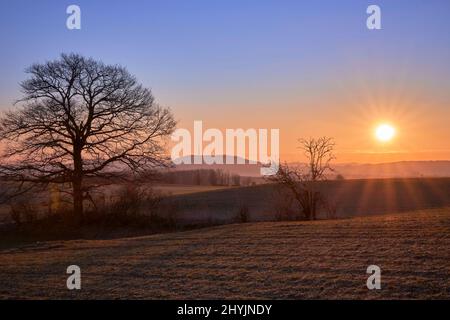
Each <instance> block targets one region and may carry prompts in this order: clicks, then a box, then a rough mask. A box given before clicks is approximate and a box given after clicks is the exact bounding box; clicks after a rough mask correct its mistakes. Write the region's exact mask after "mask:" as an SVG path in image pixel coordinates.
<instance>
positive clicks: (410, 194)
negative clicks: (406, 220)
mask: <svg viewBox="0 0 450 320" xmlns="http://www.w3.org/2000/svg"><path fill="white" fill-rule="evenodd" d="M276 188H277V189H278V188H279V187H276V186H274V185H272V184H265V185H257V186H251V187H241V188H227V189H221V190H208V191H207V192H196V193H189V194H180V195H174V196H172V197H170V198H169V199H168V201H170V202H171V203H176V204H178V207H179V212H178V215H179V218H180V220H181V219H184V220H186V221H195V220H199V221H205V220H211V221H219V222H221V221H230V220H232V219H233V218H234V217H235V216H236V214H237V213H238V212H239V208H240V207H241V206H244V205H245V206H246V207H248V209H249V215H250V219H251V220H252V221H270V220H274V218H275V214H274V212H275V210H276V207H274V198H275V197H276V195H277V190H276ZM319 188H320V190H321V191H322V192H323V194H324V195H326V197H327V198H328V199H330V200H331V201H332V202H334V203H336V205H337V215H338V217H341V218H342V217H353V216H366V215H373V214H385V213H397V212H408V211H413V210H422V209H430V208H441V207H450V178H397V179H357V180H344V181H325V182H322V183H321V184H320V185H319ZM319 211H323V210H321V209H319ZM319 215H321V216H322V217H323V216H324V213H323V212H319Z"/></svg>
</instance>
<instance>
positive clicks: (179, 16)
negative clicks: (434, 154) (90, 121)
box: [0, 0, 450, 149]
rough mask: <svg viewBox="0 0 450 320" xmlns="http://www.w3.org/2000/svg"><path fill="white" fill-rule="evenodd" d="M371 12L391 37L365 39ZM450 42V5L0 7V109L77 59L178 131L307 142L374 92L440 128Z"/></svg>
mask: <svg viewBox="0 0 450 320" xmlns="http://www.w3.org/2000/svg"><path fill="white" fill-rule="evenodd" d="M70 4H77V5H79V6H80V7H81V12H82V29H81V30H75V31H71V30H68V29H67V28H66V27H65V23H66V18H67V14H66V13H65V11H66V7H67V6H68V5H70ZM369 4H377V5H379V6H380V7H381V9H382V30H377V31H369V30H368V29H367V28H366V18H367V14H366V8H367V6H368V5H369ZM449 34H450V1H448V0H429V1H425V0H423V1H419V0H395V1H393V0H391V1H386V0H385V1H381V0H371V1H365V0H346V1H338V0H314V1H313V0H308V1H299V0H296V1H282V0H281V1H274V0H272V1H264V0H259V1H257V0H239V1H237V0H226V1H225V0H223V1H219V0H216V1H211V0H209V1H208V0H189V1H181V0H179V1H174V0H164V1H150V0H147V1H138V0H135V1H104V0H89V1H84V0H71V1H65V0H53V1H51V0H39V1H23V0H14V1H13V0H1V2H0V40H1V42H0V43H1V50H0V70H1V75H2V76H1V77H0V109H2V108H3V109H4V108H8V107H9V106H10V105H11V102H12V101H13V100H14V99H16V98H18V97H20V93H19V91H18V90H19V87H18V83H19V82H20V81H21V80H23V79H24V77H25V74H24V72H23V71H24V69H25V68H26V67H27V66H28V65H30V64H31V63H33V62H42V61H45V60H48V59H53V58H56V57H57V56H58V55H59V54H60V53H62V52H77V53H82V54H84V55H86V56H92V57H94V58H98V59H101V60H103V61H104V62H107V63H119V64H122V65H124V66H126V67H127V68H128V69H129V70H130V71H131V72H132V73H133V74H135V75H136V76H137V77H138V78H139V80H140V81H141V82H142V83H144V84H145V85H146V86H148V87H151V88H152V90H153V92H154V94H155V96H156V98H157V100H158V101H159V102H160V103H162V104H164V105H168V106H171V107H172V109H173V110H174V112H175V113H176V116H177V118H179V119H180V120H181V124H183V123H190V122H192V121H193V120H194V119H208V121H209V124H210V125H211V126H218V127H220V126H228V127H230V126H231V127H234V126H244V127H258V126H264V127H286V128H287V129H286V132H287V133H289V134H291V133H292V134H294V133H296V132H294V131H295V130H296V128H295V124H294V123H291V122H292V120H291V119H292V114H295V117H296V118H298V119H304V118H305V117H310V119H311V121H309V123H308V124H306V125H304V126H303V128H305V129H304V131H300V132H298V134H315V133H316V132H315V131H314V129H313V127H314V126H313V125H311V123H314V121H315V120H316V118H317V119H318V118H319V117H322V113H323V115H325V114H326V115H330V114H331V115H333V117H335V116H336V115H339V114H341V113H342V112H346V113H352V112H355V109H345V108H350V106H348V105H347V102H348V100H349V99H350V100H357V99H359V98H358V95H359V93H362V94H366V95H367V91H369V92H370V94H371V95H373V96H375V99H377V95H380V96H383V97H384V98H385V97H386V96H389V95H396V96H398V95H401V94H403V95H406V96H408V97H410V96H411V94H410V93H413V94H412V95H413V99H416V100H420V101H428V102H429V105H427V106H426V107H422V108H424V110H425V109H426V108H429V109H430V111H432V112H435V113H437V114H438V117H437V118H438V119H436V121H435V122H432V124H431V127H435V128H436V127H438V128H440V126H441V125H442V123H441V122H440V121H442V117H445V116H448V115H449V113H448V112H447V111H446V110H447V109H448V102H450V94H449V93H448V91H450V90H448V87H449V84H450V40H449ZM368 88H370V90H369V89H368ZM392 88H396V89H395V90H397V91H395V92H393V90H392ZM405 92H406V93H405ZM367 99H369V98H367ZM330 101H332V103H330ZM340 105H342V106H343V107H342V108H344V109H343V110H341V109H338V108H340V107H339V106H340ZM344 105H345V106H344ZM416 105H417V104H414V106H416ZM405 108H406V107H405ZM311 110H314V111H315V113H314V115H312V113H311ZM424 110H421V111H424ZM276 111H283V112H281V113H280V112H276ZM271 113H273V115H272V116H270V117H267V115H268V114H269V115H270V114H271ZM419 113H420V112H419ZM236 115H239V116H236ZM264 115H265V116H264ZM315 117H316V118H315ZM362 117H364V115H363V116H362ZM322 118H323V117H322ZM224 119H234V121H233V122H232V123H224V121H225V120H224ZM430 121H431V120H430ZM424 130H425V128H424ZM441 130H445V129H444V128H442V129H441ZM339 132H340V129H339V128H336V130H334V131H333V130H331V129H330V132H329V134H330V135H337V136H339ZM438 132H440V131H439V129H438ZM326 134H328V132H326ZM347 140H348V139H345V138H344V142H343V143H342V144H341V145H343V146H345V145H346V143H347ZM352 143H353V142H352ZM348 144H349V145H350V143H348ZM364 147H367V146H362V148H364ZM434 147H435V148H438V149H439V148H441V149H445V148H447V146H445V145H436V146H434Z"/></svg>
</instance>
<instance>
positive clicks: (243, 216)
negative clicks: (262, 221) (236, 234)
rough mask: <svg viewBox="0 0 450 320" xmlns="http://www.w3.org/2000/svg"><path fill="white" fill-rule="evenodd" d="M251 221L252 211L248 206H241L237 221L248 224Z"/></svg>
mask: <svg viewBox="0 0 450 320" xmlns="http://www.w3.org/2000/svg"><path fill="white" fill-rule="evenodd" d="M249 220H250V210H249V208H248V206H247V205H245V204H244V205H241V206H240V207H239V209H238V212H237V215H236V221H237V222H240V223H246V222H248V221H249Z"/></svg>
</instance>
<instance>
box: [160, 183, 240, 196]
mask: <svg viewBox="0 0 450 320" xmlns="http://www.w3.org/2000/svg"><path fill="white" fill-rule="evenodd" d="M154 188H155V190H158V191H161V192H162V193H164V194H167V195H183V194H190V193H197V192H208V191H215V190H222V189H228V188H235V187H228V186H197V185H195V186H193V185H177V184H162V185H156V186H155V187H154Z"/></svg>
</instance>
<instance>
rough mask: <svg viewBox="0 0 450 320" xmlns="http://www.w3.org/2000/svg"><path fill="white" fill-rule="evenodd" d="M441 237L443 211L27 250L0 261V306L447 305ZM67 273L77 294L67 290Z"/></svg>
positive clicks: (447, 218)
mask: <svg viewBox="0 0 450 320" xmlns="http://www.w3.org/2000/svg"><path fill="white" fill-rule="evenodd" d="M449 230H450V208H443V209H429V210H419V211H413V212H404V213H401V214H386V215H377V216H372V217H357V218H348V219H339V220H326V221H313V222H259V223H247V224H231V225H225V226H219V227H211V228H205V229H200V230H192V231H186V232H179V233H169V234H159V235H151V236H145V237H137V238H127V239H117V240H72V241H54V242H42V243H35V244H32V245H28V246H23V247H20V248H10V249H4V250H2V251H0V283H1V284H2V285H1V286H0V298H2V299H10V298H20V299H43V298H55V299H61V298H68V299H84V298H88V299H110V298H111V299H122V298H134V299H168V298H171V299H250V298H252V299H449V298H450V265H449V263H448V261H449V259H450V250H449V247H450V234H449ZM71 264H76V265H79V266H80V268H81V273H82V288H81V290H74V291H69V290H67V288H66V277H67V275H66V268H67V266H68V265H71ZM371 264H376V265H378V266H379V267H380V268H381V272H382V273H381V285H382V287H381V290H368V289H367V287H366V280H367V277H368V274H366V268H367V266H368V265H371Z"/></svg>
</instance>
